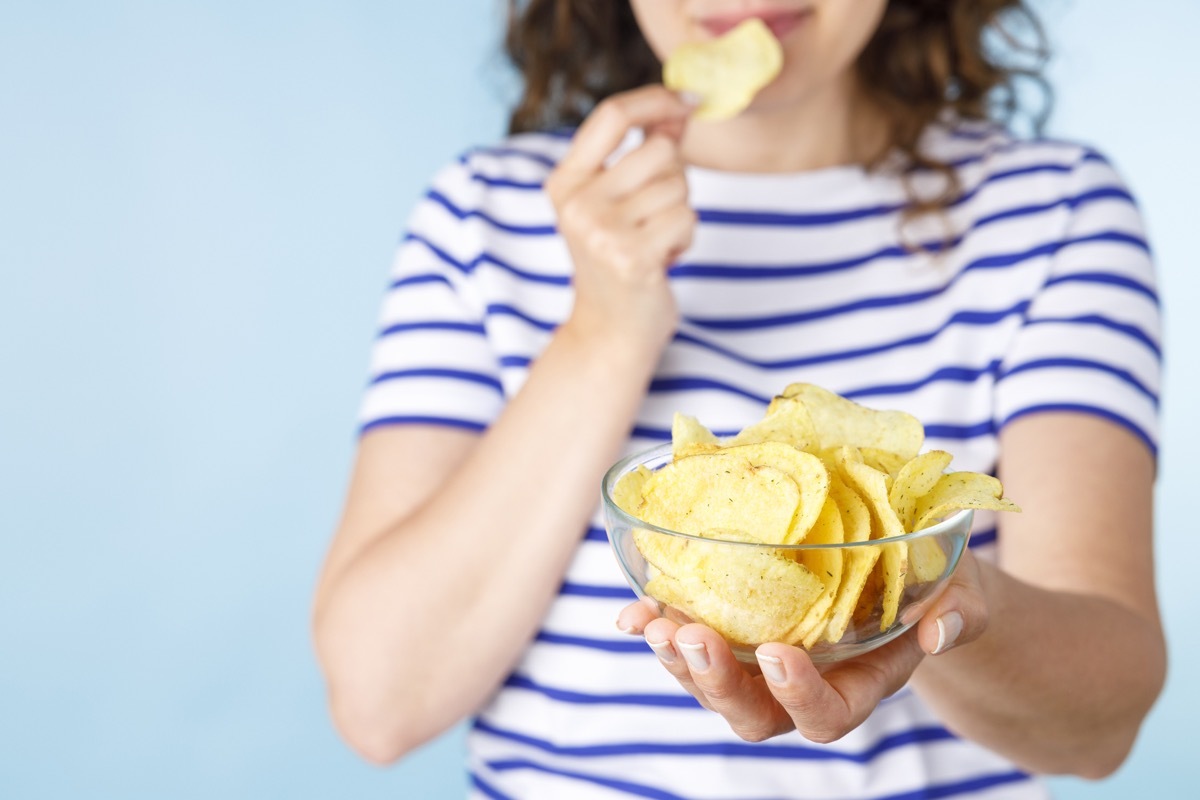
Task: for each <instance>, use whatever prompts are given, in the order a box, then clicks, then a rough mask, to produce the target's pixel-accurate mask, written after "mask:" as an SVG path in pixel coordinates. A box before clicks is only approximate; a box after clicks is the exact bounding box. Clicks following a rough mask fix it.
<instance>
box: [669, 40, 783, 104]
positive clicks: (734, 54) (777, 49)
mask: <svg viewBox="0 0 1200 800" xmlns="http://www.w3.org/2000/svg"><path fill="white" fill-rule="evenodd" d="M782 67H783V48H782V47H781V46H780V44H779V40H777V39H776V38H775V36H774V34H772V33H771V29H770V28H768V27H767V25H766V23H764V22H763V21H762V20H761V19H757V18H751V19H748V20H746V21H745V22H742V23H741V24H739V25H738V26H737V27H735V28H734V29H733V30H731V31H729V32H728V33H726V34H724V35H723V36H719V37H717V38H716V39H711V40H709V41H705V42H688V43H686V44H682V45H680V46H679V47H677V48H676V49H675V50H674V52H672V53H671V55H670V56H669V57H668V58H667V60H666V63H665V64H663V83H664V84H665V85H666V87H667V88H668V89H671V90H672V91H676V92H692V93H694V94H697V95H699V96H700V98H701V102H700V106H699V107H698V108H697V109H696V111H695V118H696V119H699V120H722V119H729V118H730V117H733V116H735V115H737V114H738V113H740V112H741V111H742V110H744V109H745V108H746V107H747V106H748V105H750V101H752V100H753V99H754V95H756V94H757V93H758V91H759V90H760V89H762V88H763V87H764V86H766V85H767V84H768V83H770V82H771V81H773V80H774V79H775V76H776V75H778V74H779V70H780V69H781V68H782Z"/></svg>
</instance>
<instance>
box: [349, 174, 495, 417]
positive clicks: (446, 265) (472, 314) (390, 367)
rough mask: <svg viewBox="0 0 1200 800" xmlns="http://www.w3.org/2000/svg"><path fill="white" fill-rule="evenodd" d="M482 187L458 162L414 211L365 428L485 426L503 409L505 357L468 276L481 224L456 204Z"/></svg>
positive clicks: (363, 413) (387, 298)
mask: <svg viewBox="0 0 1200 800" xmlns="http://www.w3.org/2000/svg"><path fill="white" fill-rule="evenodd" d="M480 191H481V189H480V187H479V185H478V184H476V183H474V182H473V181H472V180H471V175H470V172H469V170H468V168H467V167H466V166H465V165H464V164H462V163H458V164H454V165H451V166H450V167H447V168H446V169H444V170H442V171H441V172H440V173H438V175H437V176H436V177H435V179H434V181H433V186H432V188H431V189H430V191H429V192H428V193H427V194H426V195H425V197H424V198H422V200H421V201H419V202H418V204H417V206H416V208H415V209H414V210H413V213H412V215H411V217H410V220H409V224H408V228H407V231H406V233H405V235H404V237H403V239H402V240H401V242H400V244H399V246H398V248H397V250H396V255H395V260H394V262H393V267H392V272H391V280H390V283H389V285H388V288H387V291H386V294H385V295H384V298H383V307H382V310H381V312H380V315H379V330H378V333H377V336H376V339H375V342H374V344H373V346H372V349H371V361H370V379H369V383H368V385H367V389H366V392H365V394H364V396H363V399H362V405H361V408H360V413H359V423H360V432H362V433H365V432H366V431H368V430H371V429H373V428H377V427H381V426H385V425H403V424H431V425H446V426H450V427H455V428H460V429H465V430H472V431H481V430H483V429H485V428H486V427H487V426H488V425H489V424H490V423H491V421H492V420H493V419H495V417H496V416H497V415H498V414H499V412H500V408H501V405H502V401H503V390H502V387H501V383H500V368H499V363H498V360H497V357H496V354H495V352H494V351H493V349H492V347H491V345H490V344H489V341H488V338H487V331H486V328H485V325H484V320H485V315H484V310H485V306H486V304H485V303H484V302H483V301H482V300H481V298H480V297H479V296H478V293H477V292H476V291H475V287H474V285H473V283H472V265H473V264H474V263H475V262H476V259H477V256H478V252H479V249H480V247H481V245H480V243H479V242H478V229H477V228H476V227H473V226H471V225H469V224H468V223H467V222H466V221H465V219H464V217H465V215H464V214H462V213H459V214H455V213H454V212H453V211H452V210H451V209H452V208H459V209H462V208H466V209H470V208H474V207H477V206H478V203H479V199H480V197H479V195H480ZM447 199H450V200H451V201H452V202H446V201H447Z"/></svg>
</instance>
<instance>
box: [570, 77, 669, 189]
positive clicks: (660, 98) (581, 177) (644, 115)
mask: <svg viewBox="0 0 1200 800" xmlns="http://www.w3.org/2000/svg"><path fill="white" fill-rule="evenodd" d="M690 111H691V106H689V105H687V104H686V103H684V102H683V101H682V100H680V99H679V96H678V95H676V94H675V93H674V92H671V91H669V90H668V89H666V88H665V87H663V86H661V85H657V84H655V85H653V86H643V87H641V88H639V89H634V90H632V91H629V92H622V93H621V94H617V95H613V96H612V97H610V98H608V99H607V100H605V101H604V102H602V103H600V105H598V106H597V107H596V110H595V111H593V112H592V113H591V114H590V115H589V116H588V118H587V119H586V120H584V122H583V124H582V125H580V126H579V130H578V131H577V132H576V133H575V138H574V140H573V141H572V144H571V149H570V150H568V151H567V154H566V156H564V157H563V160H562V161H560V162H559V165H558V168H557V169H556V170H555V172H556V173H558V177H557V179H556V181H555V182H556V183H557V184H558V190H559V191H560V192H561V193H562V195H563V196H565V195H568V194H570V193H571V191H572V190H573V188H574V187H576V186H578V185H579V184H580V183H582V182H583V181H585V180H587V179H588V178H589V177H591V176H592V175H594V174H595V173H597V172H599V171H600V170H601V169H602V168H603V166H604V161H605V159H607V158H608V157H609V156H610V155H611V154H612V152H613V151H614V150H616V149H617V146H618V145H619V144H621V142H622V141H623V140H624V139H625V135H626V134H627V133H629V131H630V130H631V129H633V128H640V127H650V126H655V125H659V124H662V123H668V122H670V121H672V120H684V119H686V118H687V115H688V114H689V113H690ZM668 129H669V126H668Z"/></svg>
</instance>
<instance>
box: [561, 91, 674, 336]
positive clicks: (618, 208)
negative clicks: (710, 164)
mask: <svg viewBox="0 0 1200 800" xmlns="http://www.w3.org/2000/svg"><path fill="white" fill-rule="evenodd" d="M690 112H691V107H690V106H688V105H687V104H686V103H684V102H683V101H682V100H681V99H679V97H678V96H677V95H675V94H673V93H672V92H670V91H668V90H667V89H665V88H664V87H662V86H657V85H656V86H645V87H642V88H640V89H634V90H632V91H628V92H623V93H621V94H617V95H613V96H612V97H610V98H608V99H607V100H605V101H604V102H602V103H600V105H599V106H597V107H596V109H595V111H593V112H592V114H591V115H590V116H589V117H588V118H587V120H585V121H584V123H583V125H581V126H580V128H579V131H578V132H577V133H576V135H575V138H574V141H573V143H572V145H571V149H570V150H569V151H568V153H567V155H566V156H565V157H564V158H563V160H562V161H561V162H560V163H559V165H558V167H557V168H556V169H555V170H554V172H553V173H551V175H550V177H549V178H548V179H547V180H546V193H547V194H548V195H549V197H550V201H551V202H552V203H553V205H554V209H555V211H556V212H557V214H558V228H559V232H560V233H561V234H562V237H563V239H564V240H565V241H566V244H567V249H568V250H569V251H570V253H571V258H572V259H573V261H574V264H575V273H574V287H575V306H574V309H573V311H572V313H571V317H570V319H569V320H568V321H567V323H566V325H567V326H568V327H569V328H570V329H572V330H575V331H577V332H580V333H582V334H583V335H586V336H596V335H598V336H604V337H605V338H606V339H613V338H617V339H626V340H629V341H631V342H633V343H636V344H637V345H638V346H641V347H645V346H646V344H647V343H653V344H655V345H657V346H658V347H663V346H665V345H666V343H667V342H668V341H669V340H670V337H671V335H672V334H673V333H674V331H675V325H676V323H677V322H678V310H677V309H676V305H675V300H674V297H673V296H672V294H671V292H670V289H669V287H668V283H667V267H668V266H670V264H671V263H672V261H674V260H675V259H676V258H677V257H678V256H679V254H680V253H682V252H683V251H684V250H686V249H687V248H688V246H689V245H690V244H691V242H692V235H693V234H694V232H695V229H696V214H695V212H694V211H693V210H692V208H691V206H689V205H688V189H687V182H686V180H685V179H684V162H683V157H682V155H681V153H680V148H679V140H680V138H681V137H682V135H683V130H684V126H685V125H686V122H687V117H688V115H689V113H690ZM632 128H643V129H645V131H646V138H645V140H644V141H643V142H642V144H641V145H640V146H638V147H637V148H636V149H634V150H632V151H630V152H629V153H627V154H625V155H624V156H623V157H622V158H621V159H620V160H619V161H617V162H616V163H615V164H613V165H611V166H606V164H605V162H606V160H607V159H608V158H609V156H611V155H612V153H613V152H614V151H615V150H616V148H617V147H618V146H619V145H620V144H621V142H622V141H623V140H624V138H625V136H626V134H627V133H628V132H629V131H630V130H631V129H632Z"/></svg>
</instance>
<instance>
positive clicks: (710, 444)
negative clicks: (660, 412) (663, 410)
mask: <svg viewBox="0 0 1200 800" xmlns="http://www.w3.org/2000/svg"><path fill="white" fill-rule="evenodd" d="M719 447H720V440H719V439H717V437H716V436H715V435H714V434H713V432H712V431H710V430H709V429H708V428H706V427H704V425H702V424H701V423H700V420H698V419H696V418H695V417H689V416H688V415H687V414H680V413H679V412H676V413H675V418H674V419H673V420H672V422H671V455H672V456H673V457H675V458H684V457H686V456H691V455H696V454H697V453H710V452H715V451H716V450H718V449H719Z"/></svg>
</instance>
